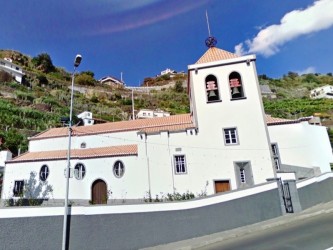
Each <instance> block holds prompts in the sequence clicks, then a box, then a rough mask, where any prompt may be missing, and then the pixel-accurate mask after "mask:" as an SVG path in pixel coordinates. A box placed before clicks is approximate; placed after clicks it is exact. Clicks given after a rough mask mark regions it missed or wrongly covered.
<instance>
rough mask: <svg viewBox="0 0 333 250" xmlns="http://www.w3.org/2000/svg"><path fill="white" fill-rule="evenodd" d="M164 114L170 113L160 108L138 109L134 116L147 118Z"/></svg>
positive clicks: (168, 114) (163, 115)
mask: <svg viewBox="0 0 333 250" xmlns="http://www.w3.org/2000/svg"><path fill="white" fill-rule="evenodd" d="M165 116H170V113H169V112H166V111H163V110H160V109H156V110H151V109H140V110H139V112H138V113H137V115H136V118H137V119H147V118H156V117H165Z"/></svg>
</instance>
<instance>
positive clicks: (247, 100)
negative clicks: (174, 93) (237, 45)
mask: <svg viewBox="0 0 333 250" xmlns="http://www.w3.org/2000/svg"><path fill="white" fill-rule="evenodd" d="M216 44H217V41H216V39H215V38H214V37H212V36H209V37H208V38H207V39H206V46H207V47H208V50H207V51H206V52H205V53H204V54H203V55H202V57H201V58H200V59H199V60H198V61H197V62H196V63H195V64H192V65H189V66H188V79H189V80H188V87H189V96H190V104H191V114H192V115H193V120H194V122H195V123H196V126H197V128H198V133H199V134H201V136H203V138H205V139H204V140H207V141H211V142H212V145H214V146H215V145H218V147H219V149H220V152H221V154H225V157H224V156H223V157H224V159H226V161H228V160H229V164H230V167H231V166H234V167H233V168H234V171H235V173H236V175H240V176H244V175H245V173H246V171H245V170H246V169H245V167H237V164H238V163H240V164H238V165H239V166H250V167H247V168H249V169H248V171H247V175H251V176H253V183H261V182H265V181H266V178H270V177H273V176H274V172H275V170H274V168H273V164H272V159H271V149H270V147H271V146H270V141H269V136H268V129H267V126H266V120H265V113H264V108H263V103H262V98H261V93H260V88H259V81H258V77H257V72H256V66H255V61H256V57H255V55H246V56H238V55H236V54H233V53H231V52H228V51H225V50H222V49H219V48H217V47H216ZM216 135H218V136H216ZM244 169H245V170H244ZM242 171H245V172H242ZM239 183H241V180H240V181H239ZM239 185H241V184H239Z"/></svg>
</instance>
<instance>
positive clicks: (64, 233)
mask: <svg viewBox="0 0 333 250" xmlns="http://www.w3.org/2000/svg"><path fill="white" fill-rule="evenodd" d="M81 60H82V56H81V55H76V57H75V61H74V70H73V74H72V87H71V106H70V110H69V124H68V150H67V167H66V171H65V178H66V194H65V212H64V224H63V231H62V250H66V245H67V217H68V190H69V178H70V164H71V163H70V159H71V140H72V114H73V97H74V95H73V94H74V78H75V72H76V68H77V67H78V66H79V65H80V63H81Z"/></svg>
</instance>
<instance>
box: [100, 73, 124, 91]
mask: <svg viewBox="0 0 333 250" xmlns="http://www.w3.org/2000/svg"><path fill="white" fill-rule="evenodd" d="M98 81H99V82H100V83H101V84H105V85H109V86H111V87H113V88H122V87H124V86H125V83H124V82H123V81H122V80H119V79H117V78H115V77H113V76H106V77H103V78H101V79H99V80H98Z"/></svg>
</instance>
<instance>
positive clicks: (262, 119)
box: [2, 47, 333, 203]
mask: <svg viewBox="0 0 333 250" xmlns="http://www.w3.org/2000/svg"><path fill="white" fill-rule="evenodd" d="M255 61H256V57H255V56H254V55H248V56H237V55H235V54H232V53H230V52H227V51H224V50H221V49H218V48H216V47H210V48H208V50H207V51H206V53H205V54H204V55H203V56H202V57H201V58H200V59H199V60H198V61H197V62H196V63H194V64H192V65H189V66H188V79H189V80H188V91H189V93H188V94H189V99H190V105H191V113H190V114H182V115H173V116H168V117H157V118H152V119H138V120H130V121H121V122H114V123H104V124H96V125H91V126H81V127H72V129H73V131H72V133H73V136H72V145H71V149H72V150H71V168H72V170H73V173H74V177H73V178H71V179H70V183H69V187H70V188H69V199H70V200H74V201H81V202H85V203H88V201H92V202H94V203H103V202H105V201H106V198H109V199H112V200H117V199H119V200H122V199H143V197H145V196H147V194H150V195H151V196H152V197H155V196H156V195H159V196H160V195H161V194H167V193H173V192H179V193H185V192H187V191H189V192H192V193H194V194H200V193H202V192H206V193H207V194H208V195H210V194H214V193H217V192H224V191H229V190H235V189H239V188H244V187H248V186H252V185H255V184H260V183H264V182H266V180H267V179H268V178H274V177H276V173H277V171H283V169H284V168H288V171H301V170H304V169H307V170H309V172H313V174H316V173H319V172H321V173H323V172H329V171H330V162H332V161H333V159H332V151H331V147H330V144H329V139H328V136H327V132H326V129H325V127H322V126H314V125H310V124H308V123H307V121H308V119H310V118H303V119H298V120H285V119H278V118H272V117H270V116H266V115H265V113H264V108H263V103H262V98H261V94H260V88H259V83H258V78H257V73H256V66H255ZM67 148H68V128H66V127H63V128H53V129H49V130H47V131H44V132H42V133H40V134H38V135H36V136H34V137H32V138H30V139H29V151H28V152H27V153H25V154H22V155H20V156H19V157H16V158H14V159H13V160H11V161H7V163H6V168H5V178H4V188H3V193H2V197H3V198H10V197H12V196H17V195H18V194H19V193H20V191H21V190H22V187H23V184H24V182H25V181H26V180H27V179H28V178H29V175H30V173H31V172H32V171H34V172H36V173H38V176H39V177H38V179H39V181H42V182H45V181H47V182H48V184H50V185H52V186H53V190H54V191H53V194H52V197H51V198H53V199H55V200H63V199H64V196H65V177H64V169H65V168H66V166H67V163H66V159H67V158H66V157H67ZM314 169H315V171H314ZM301 177H304V176H303V175H302V172H300V173H299V178H301Z"/></svg>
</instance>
